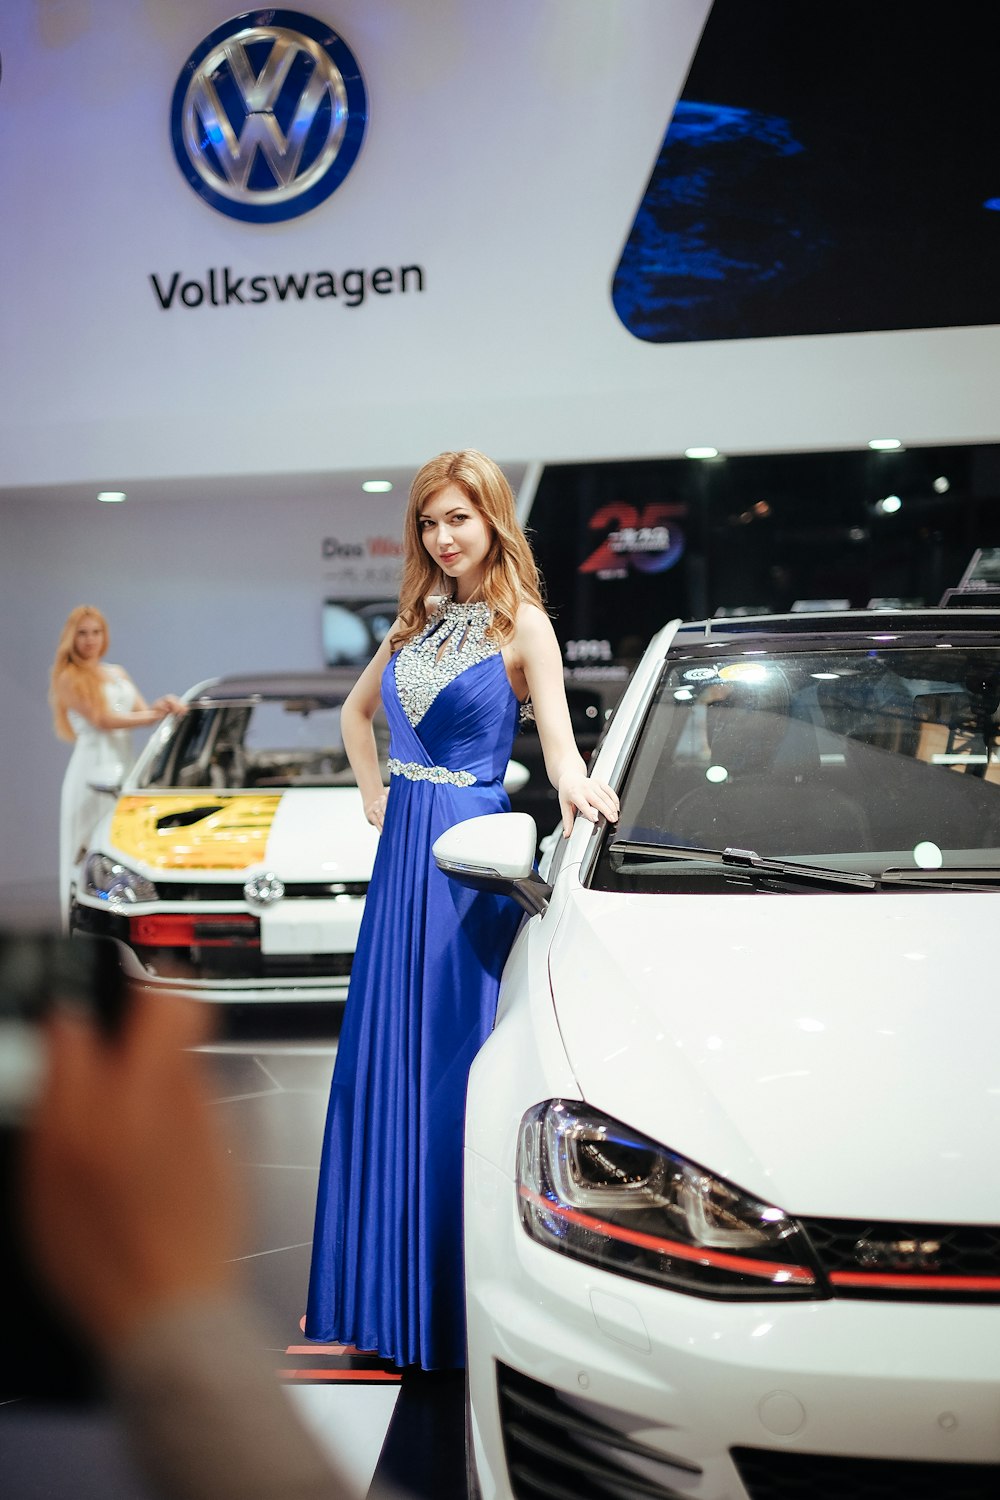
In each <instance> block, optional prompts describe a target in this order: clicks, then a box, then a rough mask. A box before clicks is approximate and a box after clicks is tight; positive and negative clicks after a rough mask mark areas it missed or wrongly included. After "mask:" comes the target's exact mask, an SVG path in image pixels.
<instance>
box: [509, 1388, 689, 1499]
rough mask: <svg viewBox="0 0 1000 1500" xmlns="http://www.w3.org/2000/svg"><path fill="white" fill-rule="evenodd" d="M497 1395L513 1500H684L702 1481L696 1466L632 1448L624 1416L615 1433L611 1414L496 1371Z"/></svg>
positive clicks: (646, 1448) (636, 1446)
mask: <svg viewBox="0 0 1000 1500" xmlns="http://www.w3.org/2000/svg"><path fill="white" fill-rule="evenodd" d="M497 1388H498V1392H499V1397H500V1421H501V1425H502V1428H503V1440H504V1451H505V1454H506V1459H507V1471H508V1474H509V1477H510V1487H511V1490H512V1491H513V1493H514V1495H515V1496H516V1500H541V1497H543V1496H544V1497H546V1500H683V1497H684V1496H688V1497H689V1496H690V1495H691V1493H692V1491H691V1489H690V1486H691V1484H692V1481H697V1479H698V1478H699V1477H700V1475H701V1469H699V1468H698V1467H697V1465H695V1464H690V1463H687V1462H686V1461H685V1460H684V1459H680V1458H670V1457H669V1456H668V1455H666V1454H663V1453H660V1452H659V1451H658V1450H657V1449H655V1448H651V1447H649V1446H648V1444H646V1443H638V1442H636V1441H635V1439H634V1438H632V1437H630V1436H629V1434H628V1432H627V1431H626V1430H624V1429H625V1428H626V1427H627V1426H628V1425H630V1419H629V1418H628V1417H627V1416H626V1415H625V1414H624V1413H622V1414H621V1416H620V1420H621V1422H622V1430H619V1428H618V1427H617V1426H615V1425H614V1419H615V1418H616V1417H617V1416H618V1413H615V1412H612V1411H608V1410H606V1409H604V1408H600V1407H597V1406H596V1405H595V1404H594V1403H593V1402H584V1401H578V1400H576V1399H573V1400H572V1401H570V1400H569V1399H568V1398H567V1397H565V1396H562V1395H561V1394H560V1393H559V1392H558V1391H555V1390H553V1389H552V1387H551V1386H547V1385H542V1384H541V1382H539V1381H537V1380H530V1379H529V1378H528V1377H527V1376H526V1375H521V1374H519V1373H518V1372H517V1371H516V1370H512V1369H510V1368H509V1367H508V1366H507V1365H501V1364H498V1365H497ZM598 1413H600V1415H598ZM678 1482H679V1483H681V1484H682V1485H684V1486H685V1488H684V1489H683V1490H681V1489H676V1488H674V1485H675V1484H676V1483H678Z"/></svg>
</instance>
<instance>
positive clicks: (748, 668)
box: [719, 661, 767, 682]
mask: <svg viewBox="0 0 1000 1500" xmlns="http://www.w3.org/2000/svg"><path fill="white" fill-rule="evenodd" d="M719 679H720V681H722V682H766V681H767V668H766V667H765V666H764V665H763V663H762V662H759V661H734V662H732V663H731V664H730V665H729V666H728V667H720V668H719Z"/></svg>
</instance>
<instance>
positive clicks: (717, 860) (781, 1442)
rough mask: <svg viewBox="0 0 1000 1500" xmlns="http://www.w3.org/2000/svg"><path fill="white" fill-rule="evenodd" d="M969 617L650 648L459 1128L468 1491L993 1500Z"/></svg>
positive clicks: (470, 855) (861, 622) (997, 781)
mask: <svg viewBox="0 0 1000 1500" xmlns="http://www.w3.org/2000/svg"><path fill="white" fill-rule="evenodd" d="M998 705H1000V612H995V611H994V612H985V611H984V612H973V611H971V610H949V611H927V612H921V613H919V614H918V613H913V612H907V613H906V614H895V615H887V614H884V613H879V614H867V613H865V614H861V613H854V614H850V613H844V614H836V615H829V616H807V615H795V616H790V617H787V618H759V619H740V620H724V621H707V622H702V623H698V624H683V625H681V624H679V623H677V622H675V623H674V624H672V625H670V626H668V627H666V628H665V630H664V631H662V632H661V633H660V635H659V636H658V637H657V638H656V639H655V640H654V641H653V643H652V644H651V646H650V647H649V649H648V651H647V652H646V654H645V656H644V657H643V659H642V661H641V663H640V665H639V667H638V668H637V670H636V672H635V674H634V676H633V678H632V680H631V682H630V684H629V686H628V688H627V690H626V692H625V695H624V698H623V699H622V701H621V704H620V705H619V708H618V709H617V711H616V714H615V716H614V718H613V720H612V722H611V724H610V726H609V730H608V732H607V734H606V736H605V739H604V741H603V744H602V745H601V747H600V748H599V751H598V756H597V761H596V767H595V769H596V771H597V773H598V774H600V775H602V776H604V777H605V778H607V779H609V780H610V781H611V782H612V784H613V785H614V786H615V787H616V788H617V789H618V791H619V794H620V797H621V803H622V813H621V820H620V822H619V824H618V825H617V827H611V826H600V827H598V828H596V829H595V828H594V827H593V826H588V825H587V824H585V823H584V822H583V820H578V821H577V825H576V828H575V831H574V833H573V835H572V837H571V838H570V839H569V840H568V841H557V843H556V847H555V850H554V853H553V854H552V856H551V861H550V864H549V867H548V869H547V870H546V872H545V873H546V878H545V879H544V880H543V879H542V877H541V876H540V875H539V874H537V873H535V872H534V871H533V870H532V859H533V854H534V849H535V830H534V828H533V826H532V823H531V820H530V818H527V817H526V816H525V815H524V814H506V815H498V816H495V817H493V818H488V819H474V820H471V821H470V822H468V823H465V824H460V825H457V826H456V827H455V828H453V829H450V830H449V831H448V832H447V833H446V834H445V835H443V837H442V838H441V839H439V840H438V843H437V845H436V846H435V854H436V856H437V859H438V863H439V865H440V867H441V868H442V869H444V870H446V872H447V873H449V874H451V875H453V877H454V878H455V879H458V880H460V881H464V882H466V883H472V884H474V885H479V886H486V887H489V888H492V889H499V890H506V891H508V892H509V893H511V894H514V895H515V896H516V897H517V898H518V899H519V900H520V901H521V904H522V905H523V906H524V907H525V910H526V913H527V915H526V919H525V922H524V924H523V926H522V928H521V931H520V933H519V935H518V938H517V940H516V942H515V945H514V949H513V951H512V953H511V957H510V960H509V962H508V965H507V967H506V970H505V973H504V978H503V983H502V988H501V994H500V1003H499V1009H498V1015H497V1022H496V1028H495V1031H494V1033H493V1035H492V1037H491V1038H490V1040H489V1041H488V1042H487V1044H486V1046H485V1047H484V1048H483V1050H482V1052H481V1053H480V1055H479V1057H478V1058H477V1060H476V1063H475V1064H474V1066H473V1069H472V1074H471V1079H470V1087H469V1098H468V1112H467V1126H466V1152H465V1161H466V1177H465V1203H466V1207H465V1213H466V1274H467V1284H468V1338H469V1395H470V1401H469V1453H470V1475H471V1485H472V1490H473V1493H476V1494H481V1495H482V1497H483V1500H495V1497H517V1500H529V1497H531V1500H535V1497H541V1496H558V1497H565V1500H570V1497H572V1500H577V1497H612V1496H613V1497H618V1500H625V1497H627V1500H632V1497H640V1496H643V1497H651V1500H671V1497H673V1500H678V1497H681V1496H684V1497H698V1500H786V1497H787V1500H793V1497H794V1500H798V1497H802V1500H807V1497H808V1500H848V1497H850V1500H895V1497H899V1500H902V1497H907V1500H910V1497H921V1500H923V1497H927V1500H930V1497H935V1500H966V1497H973V1496H975V1497H985V1496H990V1497H993V1496H995V1495H996V1494H997V1493H998V1492H1000V1305H998V1304H1000V1171H998V1168H997V1152H998V1142H1000V1006H998V1005H997V1003H996V999H995V996H994V994H993V988H994V983H995V970H996V963H997V948H996V941H995V924H996V923H997V922H998V917H1000V764H998V752H997V749H996V745H997V736H998V724H997V714H998Z"/></svg>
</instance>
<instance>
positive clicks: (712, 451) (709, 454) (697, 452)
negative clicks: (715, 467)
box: [684, 448, 719, 458]
mask: <svg viewBox="0 0 1000 1500" xmlns="http://www.w3.org/2000/svg"><path fill="white" fill-rule="evenodd" d="M718 456H719V450H718V448H685V449H684V457H685V458H718Z"/></svg>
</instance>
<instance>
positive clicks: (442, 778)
mask: <svg viewBox="0 0 1000 1500" xmlns="http://www.w3.org/2000/svg"><path fill="white" fill-rule="evenodd" d="M389 775H390V776H405V777H406V779H407V781H436V782H446V783H447V784H448V785H449V786H474V785H475V781H476V778H475V776H473V774H472V772H471V771H449V770H448V768H447V766H421V765H418V764H417V762H416V761H415V760H397V759H396V758H395V756H392V757H390V760H389Z"/></svg>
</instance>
